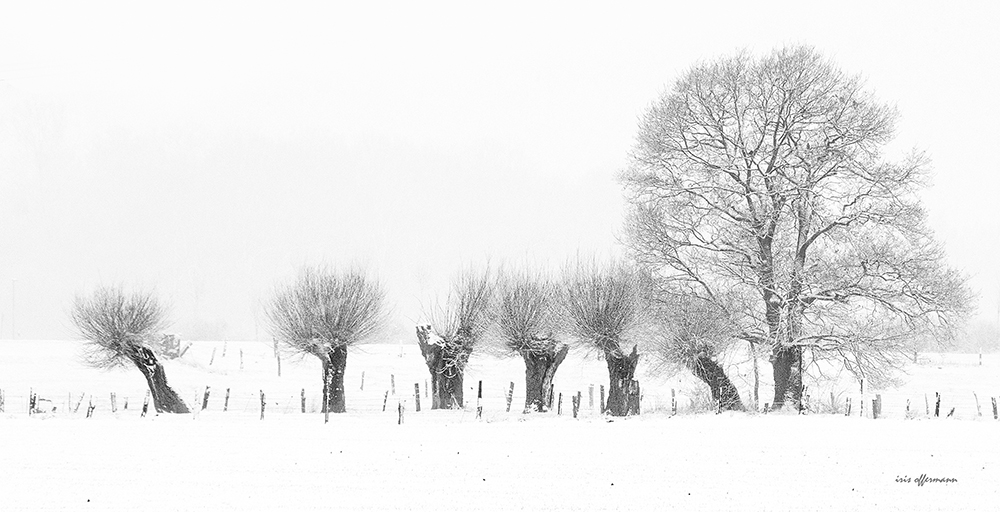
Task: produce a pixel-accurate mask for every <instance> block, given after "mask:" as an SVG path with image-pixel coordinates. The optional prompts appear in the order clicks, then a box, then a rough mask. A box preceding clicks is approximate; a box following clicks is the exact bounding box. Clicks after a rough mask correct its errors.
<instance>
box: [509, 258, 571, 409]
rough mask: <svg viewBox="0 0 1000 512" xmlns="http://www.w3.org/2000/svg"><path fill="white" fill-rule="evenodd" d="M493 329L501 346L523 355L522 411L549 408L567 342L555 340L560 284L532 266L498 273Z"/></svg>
mask: <svg viewBox="0 0 1000 512" xmlns="http://www.w3.org/2000/svg"><path fill="white" fill-rule="evenodd" d="M498 290H499V291H498V297H497V300H496V302H497V304H496V324H495V325H496V329H497V331H498V334H499V338H500V340H501V343H502V344H503V346H504V348H506V349H507V350H508V351H510V352H513V353H516V354H518V355H520V356H521V357H522V358H523V359H524V386H525V398H524V412H530V411H539V412H544V411H546V410H548V407H549V404H550V403H552V380H553V379H554V378H555V375H556V370H558V369H559V365H560V364H562V362H563V360H565V359H566V354H568V353H569V345H568V344H566V343H563V342H561V341H559V340H558V335H559V333H560V330H561V329H560V324H561V316H560V312H559V287H558V285H557V284H556V283H554V282H552V280H551V279H549V278H548V276H545V275H543V274H542V273H540V272H535V271H531V270H521V271H508V272H504V273H502V274H501V275H500V278H499V285H498Z"/></svg>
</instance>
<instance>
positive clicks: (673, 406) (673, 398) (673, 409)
mask: <svg viewBox="0 0 1000 512" xmlns="http://www.w3.org/2000/svg"><path fill="white" fill-rule="evenodd" d="M670 415H671V416H676V415H677V392H676V391H675V390H674V388H670Z"/></svg>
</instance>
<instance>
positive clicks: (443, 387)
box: [417, 326, 468, 409]
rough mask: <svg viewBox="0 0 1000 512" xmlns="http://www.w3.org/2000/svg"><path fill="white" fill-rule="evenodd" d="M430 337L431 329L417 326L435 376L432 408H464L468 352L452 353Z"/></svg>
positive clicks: (423, 351)
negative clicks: (464, 385)
mask: <svg viewBox="0 0 1000 512" xmlns="http://www.w3.org/2000/svg"><path fill="white" fill-rule="evenodd" d="M429 335H430V326H417V344H419V345H420V353H421V354H423V356H424V361H425V362H426V363H427V370H428V371H430V374H431V389H430V392H431V409H455V408H462V407H464V406H465V401H464V390H463V387H462V386H463V384H464V377H465V376H464V371H465V365H464V361H465V359H467V358H468V353H466V352H462V350H461V349H459V350H449V349H448V348H447V347H448V344H447V343H431V342H430V341H429V337H430V336H429Z"/></svg>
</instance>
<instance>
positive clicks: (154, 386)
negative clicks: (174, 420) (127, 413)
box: [132, 346, 191, 414]
mask: <svg viewBox="0 0 1000 512" xmlns="http://www.w3.org/2000/svg"><path fill="white" fill-rule="evenodd" d="M132 363H134V364H135V366H136V367H137V368H138V369H139V371H140V372H142V376H143V377H145V378H146V385H147V386H149V393H150V395H152V397H153V407H154V408H155V409H156V412H165V413H175V414H181V413H189V412H191V411H190V410H189V409H188V408H187V405H185V404H184V401H183V400H181V397H180V396H179V395H178V394H177V392H176V391H174V390H173V388H171V387H170V385H169V384H167V373H166V372H165V371H163V365H161V364H160V362H159V361H158V360H157V359H156V354H154V353H153V351H152V350H150V349H148V348H146V347H142V346H140V347H138V349H137V354H135V355H134V356H133V358H132Z"/></svg>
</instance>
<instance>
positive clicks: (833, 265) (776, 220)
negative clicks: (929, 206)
mask: <svg viewBox="0 0 1000 512" xmlns="http://www.w3.org/2000/svg"><path fill="white" fill-rule="evenodd" d="M897 117H898V115H897V112H896V111H895V109H894V108H892V107H890V106H888V105H886V104H884V103H881V102H879V101H878V100H877V99H876V98H875V97H874V96H873V95H872V94H871V93H870V92H868V91H867V90H866V89H865V87H864V84H863V82H862V80H861V79H860V78H859V77H857V76H851V75H847V74H845V73H844V72H842V71H841V70H840V69H838V68H837V67H836V66H835V65H833V64H832V63H831V62H830V61H828V60H827V59H825V58H824V57H822V56H821V55H820V54H819V53H817V52H816V51H815V50H814V49H812V48H810V47H802V46H793V47H785V48H780V49H777V50H775V51H773V52H772V53H770V54H769V55H766V56H764V57H760V58H756V57H753V56H751V55H750V54H748V53H739V54H736V55H734V56H730V57H725V58H720V59H717V60H714V61H709V62H704V63H701V64H698V65H696V66H694V67H692V68H691V69H690V70H688V71H687V72H685V73H684V74H683V75H682V76H681V77H680V78H679V79H678V80H677V81H676V82H675V83H674V84H673V87H672V88H670V89H669V90H667V91H666V92H665V93H664V94H663V95H662V96H661V97H660V98H659V99H657V100H656V101H655V102H654V103H653V104H652V105H651V106H650V107H649V109H648V110H647V112H646V114H645V116H644V118H643V119H642V122H641V124H640V128H639V133H638V136H637V138H636V143H635V146H634V149H633V151H632V155H631V163H630V165H629V166H628V168H627V169H626V170H625V171H624V172H623V173H622V176H621V179H622V182H623V184H624V185H625V188H626V197H627V200H628V202H629V203H630V214H629V218H628V221H627V223H626V226H627V230H628V236H627V241H628V244H629V246H630V247H631V249H632V252H633V254H634V256H635V257H636V258H637V259H638V260H639V261H641V262H642V263H643V264H644V265H647V266H649V267H650V268H652V269H654V271H655V272H654V274H655V276H656V277H657V279H659V280H660V283H661V286H663V287H667V288H670V289H672V290H674V291H675V292H676V293H686V294H692V295H695V296H697V297H699V298H700V299H702V300H705V301H709V302H713V303H715V304H717V305H718V306H720V307H727V308H729V309H728V310H727V314H728V315H729V316H730V317H732V318H734V319H735V320H736V321H737V323H738V325H739V327H740V329H739V333H738V335H739V336H741V337H743V338H745V339H747V340H750V341H753V342H754V343H756V344H758V345H761V346H763V347H767V348H768V349H769V350H770V354H771V362H772V369H773V373H774V384H775V388H774V406H775V408H781V407H782V405H784V404H786V403H788V402H789V401H790V402H791V403H792V405H794V406H798V405H799V404H800V403H801V395H802V364H803V359H802V353H803V350H804V349H809V350H810V351H811V353H812V354H813V356H814V357H815V358H827V357H831V358H836V359H838V360H840V361H842V363H843V364H844V365H846V367H847V368H848V369H850V370H851V371H853V372H854V373H855V374H856V375H857V376H858V378H866V379H869V380H871V381H879V380H882V381H884V380H886V378H887V377H888V376H889V374H890V373H891V371H892V369H893V368H895V367H897V365H898V364H899V361H900V356H901V355H902V354H903V351H904V349H905V347H906V346H907V343H908V340H911V339H913V338H914V337H916V336H921V335H923V334H925V333H928V332H933V333H934V336H936V337H938V338H942V337H946V336H948V335H949V334H950V333H951V332H952V330H953V328H954V327H955V325H956V322H958V321H960V320H961V318H962V317H963V316H964V315H965V314H966V313H967V312H968V311H969V309H970V304H971V299H970V295H969V292H968V291H967V288H966V286H965V280H964V278H963V276H961V275H960V274H959V273H957V272H955V271H953V270H951V269H949V268H948V267H947V265H946V264H945V254H944V251H943V250H942V249H941V247H940V245H938V244H937V243H936V242H935V241H934V239H933V237H932V233H931V230H930V229H929V228H928V227H927V224H926V220H925V219H926V215H925V212H924V209H923V208H922V207H921V204H920V199H919V196H918V192H919V191H920V189H921V188H922V187H923V186H924V185H925V184H926V182H927V174H928V160H927V158H926V157H925V156H924V155H923V154H921V153H919V152H912V153H910V154H908V155H906V156H903V157H901V158H900V159H898V160H888V159H886V158H885V157H884V156H883V153H882V152H883V148H884V147H885V145H886V144H887V143H888V142H890V141H891V140H892V139H893V137H894V132H895V124H896V119H897ZM723 296H726V297H725V298H723ZM730 304H737V305H738V306H737V307H736V308H735V309H733V308H731V307H730V306H728V305H730Z"/></svg>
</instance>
